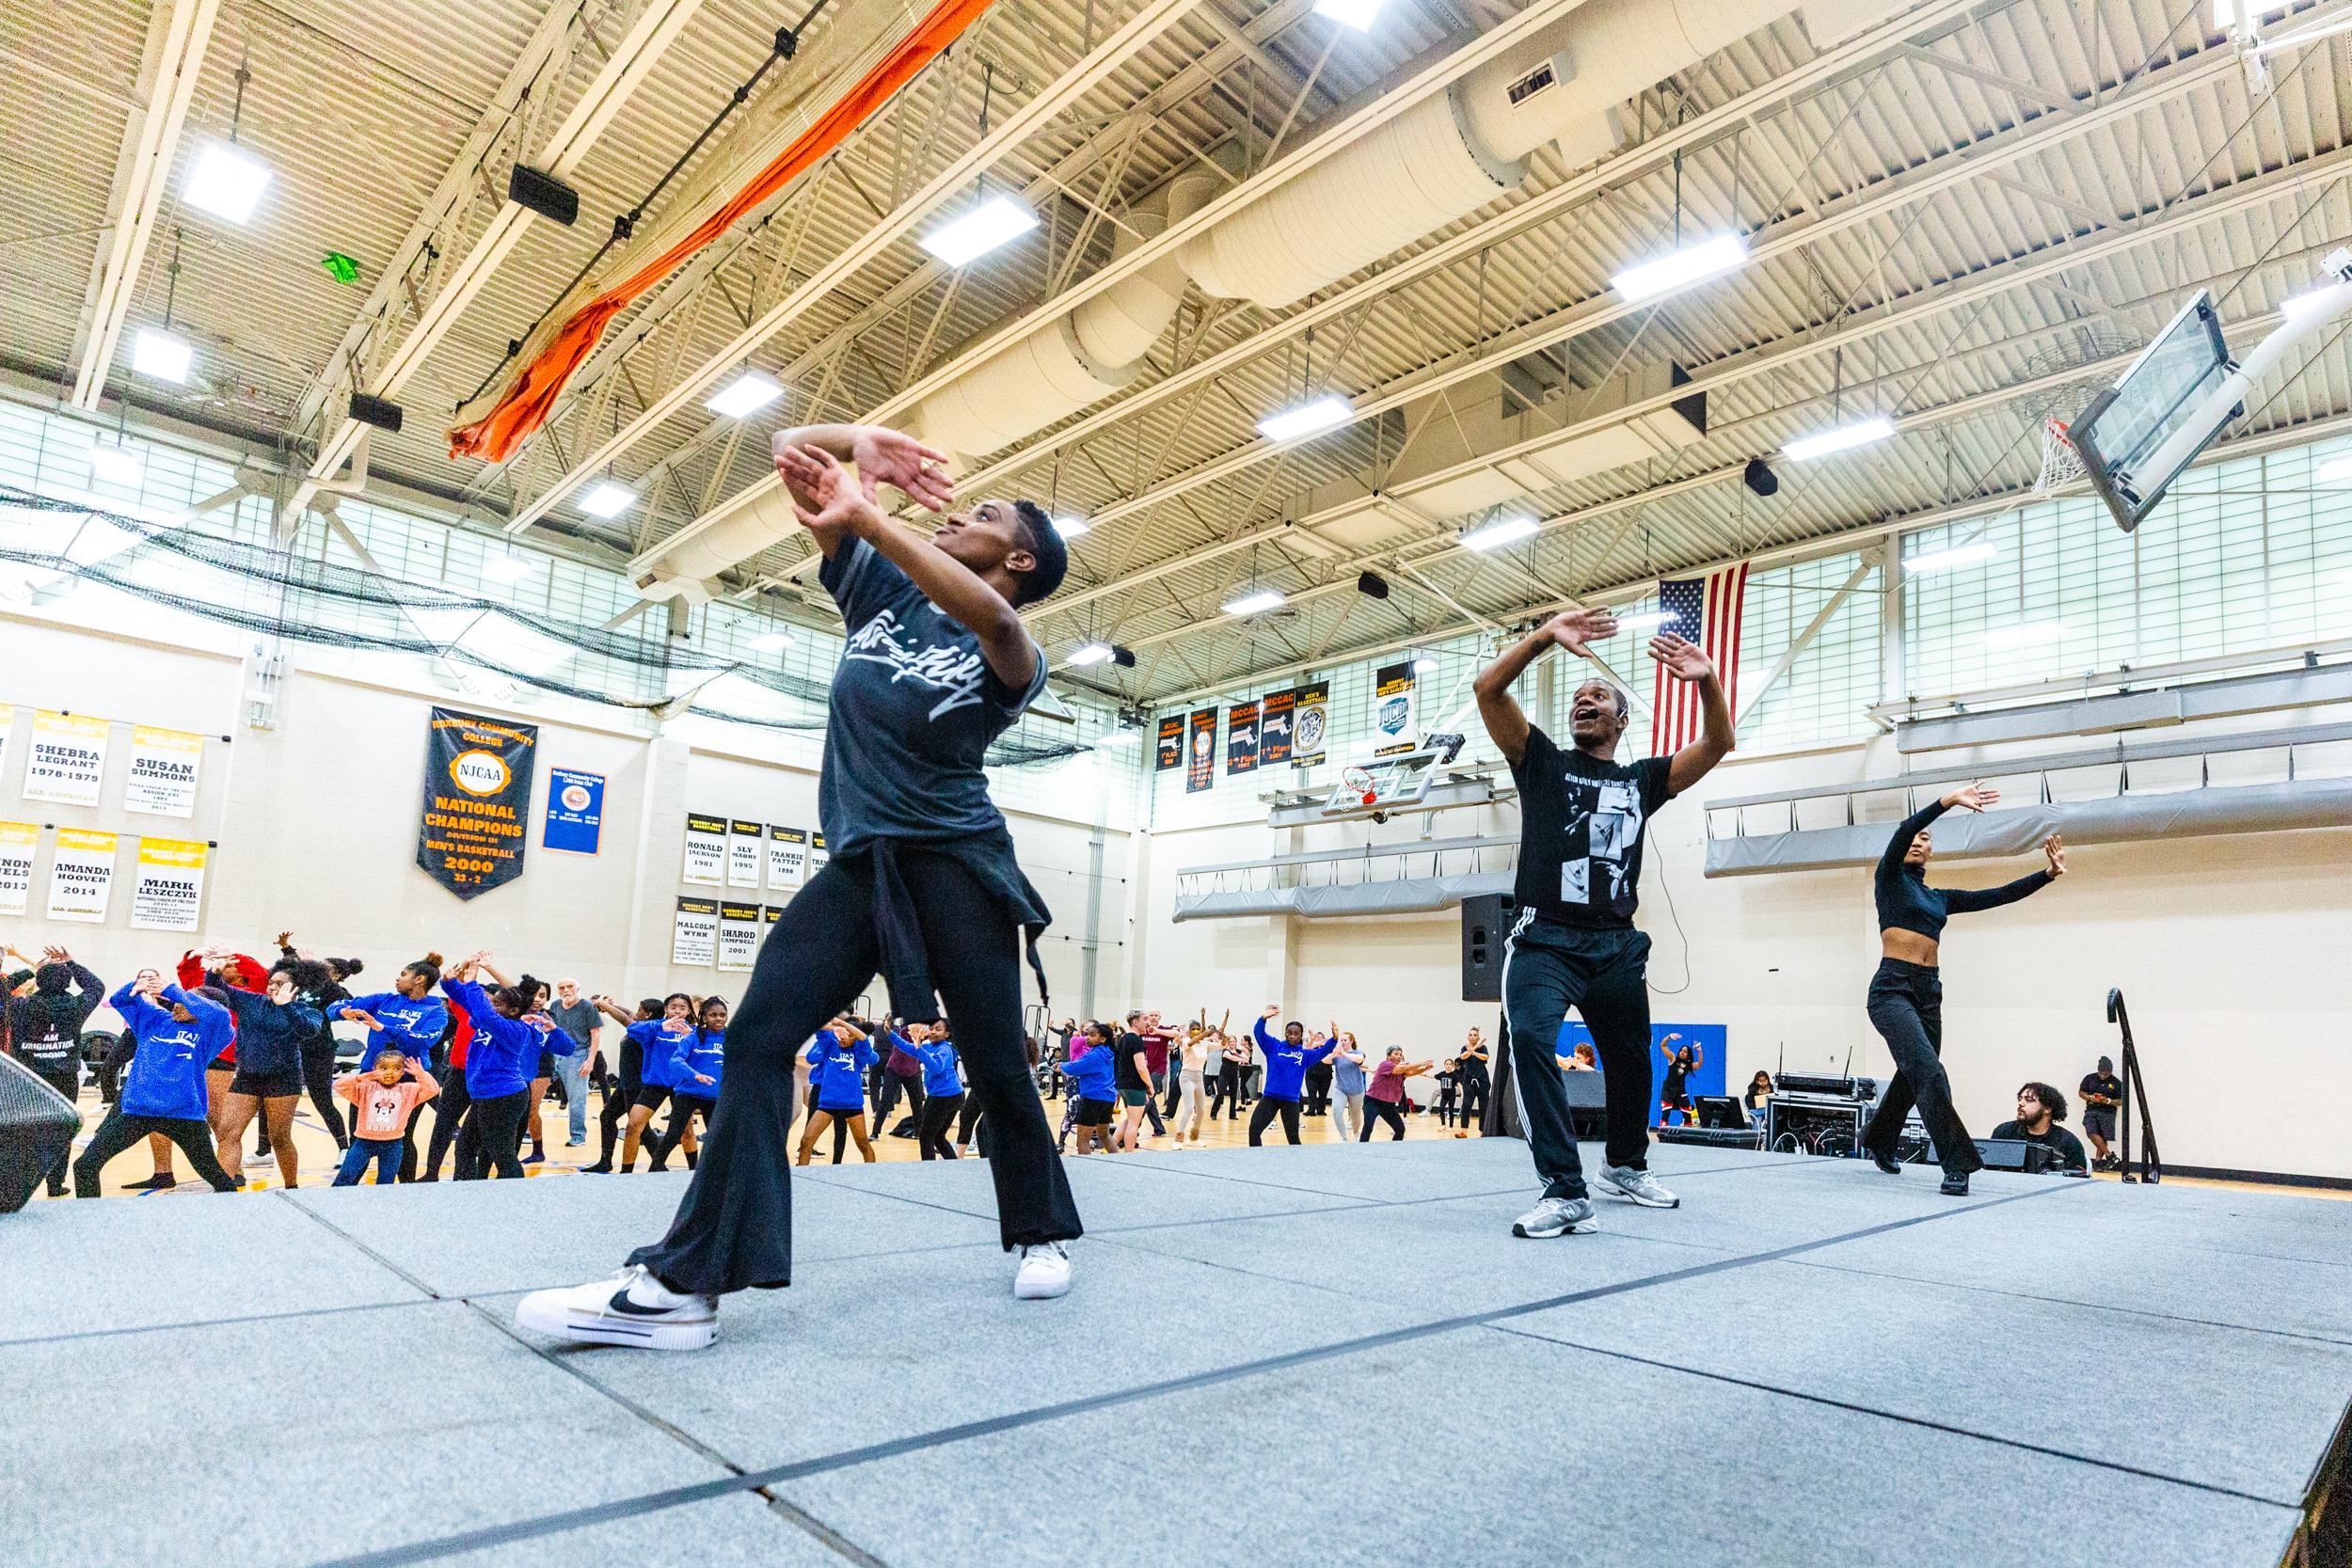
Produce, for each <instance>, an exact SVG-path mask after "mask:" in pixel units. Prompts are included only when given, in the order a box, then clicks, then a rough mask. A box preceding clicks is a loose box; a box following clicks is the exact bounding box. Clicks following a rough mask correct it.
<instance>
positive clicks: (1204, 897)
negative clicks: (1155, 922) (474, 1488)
mask: <svg viewBox="0 0 2352 1568" xmlns="http://www.w3.org/2000/svg"><path fill="white" fill-rule="evenodd" d="M1517 877H1518V873H1517V872H1516V871H1466V872H1464V873H1462V874H1461V875H1460V876H1458V877H1406V878H1401V879H1398V880H1396V881H1392V882H1346V883H1341V884H1338V885H1336V886H1330V887H1276V888H1248V889H1243V890H1241V891H1239V892H1233V893H1195V894H1183V893H1180V894H1178V895H1176V918H1177V919H1178V920H1229V919H1232V918H1234V917H1236V916H1240V915H1263V914H1295V915H1299V916H1302V917H1304V918H1306V919H1309V920H1322V919H1327V918H1331V917H1334V916H1339V915H1350V914H1420V913H1426V912H1427V911H1431V910H1442V909H1448V908H1451V907H1452V906H1454V905H1455V904H1458V903H1460V902H1461V901H1462V900H1463V899H1465V898H1473V897H1476V896H1477V895H1480V894H1482V893H1508V892H1510V891H1511V884H1512V882H1513V880H1514V879H1516V878H1517Z"/></svg>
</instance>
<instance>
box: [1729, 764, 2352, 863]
mask: <svg viewBox="0 0 2352 1568" xmlns="http://www.w3.org/2000/svg"><path fill="white" fill-rule="evenodd" d="M2345 826H2352V779H2298V780H2296V781H2294V782H2292V783H2287V784H2244V785H2232V786H2226V787H2222V788H2205V789H2185V790H2180V791H2178V792H2175V793H2170V794H2147V795H2122V796H2116V797H2111V798H2109V799H2106V800H2074V801H2068V802H2065V803H2063V804H2059V805H2046V806H2045V805H2037V806H2027V807H2025V808H2024V809H2022V810H2013V811H1994V812H1986V813H1984V814H1982V815H1975V814H1971V813H1968V812H1947V813H1945V814H1944V816H1942V817H1940V818H1938V819H1937V821H1936V824H1935V830H1934V831H1935V854H1936V858H1937V859H1938V860H1944V859H1949V858H1953V857H1962V858H1966V857H1979V856H1990V855H2026V854H2031V853H2033V852H2034V851H2035V850H2036V849H2037V848H2039V847H2040V846H2041V843H2042V839H2044V838H2046V837H2047V836H2049V835H2050V834H2051V833H2062V834H2064V835H2065V837H2066V840H2067V842H2068V843H2070V844H2125V843H2131V842H2135V841H2137V840H2143V839H2152V838H2193V837H2201V836H2204V835H2207V834H2214V833H2268V832H2282V831H2284V830H2287V829H2294V828H2341V827H2345ZM1894 829H1895V824H1893V823H1891V822H1866V823H1860V824H1857V825H1856V826H1853V827H1851V828H1809V829H1804V830H1802V831H1800V832H1788V833H1760V834H1759V833H1750V834H1747V835H1745V836H1743V837H1739V838H1716V839H1709V840H1708V844H1707V874H1708V876H1709V877H1748V876H1756V875H1758V874H1761V873H1764V872H1768V871H1820V870H1825V869H1829V868H1832V867H1836V866H1856V865H1872V864H1875V863H1877V861H1878V858H1879V855H1880V854H1881V853H1882V852H1883V850H1884V849H1885V847H1886V839H1887V835H1888V834H1889V833H1891V832H1894Z"/></svg>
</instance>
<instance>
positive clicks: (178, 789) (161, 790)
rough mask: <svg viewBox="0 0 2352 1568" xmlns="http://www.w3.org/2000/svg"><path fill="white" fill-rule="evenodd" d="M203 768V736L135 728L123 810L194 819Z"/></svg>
mask: <svg viewBox="0 0 2352 1568" xmlns="http://www.w3.org/2000/svg"><path fill="white" fill-rule="evenodd" d="M203 765H204V737H203V736H200V735H190V734H189V733H188V732H187V731H185V730H167V729H162V728H159V727H157V726H156V725H153V724H134V725H132V726H131V771H130V773H129V774H128V776H126V777H125V778H124V779H123V781H122V804H123V808H124V809H125V810H128V811H137V812H145V813H146V814H147V815H148V816H195V815H196V775H197V772H198V770H199V768H202V767H203ZM157 928H158V929H162V930H178V929H180V927H157Z"/></svg>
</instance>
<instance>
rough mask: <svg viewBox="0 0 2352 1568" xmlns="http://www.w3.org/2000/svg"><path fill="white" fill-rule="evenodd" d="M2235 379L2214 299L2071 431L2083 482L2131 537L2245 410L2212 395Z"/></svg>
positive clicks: (2199, 296) (2194, 303) (2182, 321)
mask: <svg viewBox="0 0 2352 1568" xmlns="http://www.w3.org/2000/svg"><path fill="white" fill-rule="evenodd" d="M2229 373H2230V345H2229V343H2228V342H2227V341H2224V339H2223V338H2222V336H2221V320H2220V317H2219V315H2218V314H2217V312H2216V311H2215V309H2214V305H2213V295H2212V294H2211V293H2207V292H2206V291H2205V290H2202V289H2200V290H2198V291H2197V293H2196V295H2195V297H2193V298H2192V299H2190V300H2189V302H2188V303H2187V304H2185V305H2184V306H2182V307H2181V309H2180V311H2179V313H2177V314H2176V315H2174V316H2173V318H2172V320H2171V322H2170V323H2169V324H2168V325H2166V327H2165V329H2164V330H2163V331H2162V332H2160V333H2158V334H2156V337H2155V339H2154V341H2152V342H2150V343H2149V345H2148V346H2147V347H2146V348H2144V349H2142V350H2140V352H2139V356H2138V357H2137V358H2135V359H2134V360H2133V361H2132V362H2131V364H2130V365H2129V366H2128V367H2126V368H2125V370H2124V372H2123V373H2122V375H2120V376H2118V377H2116V380H2115V385H2114V386H2112V387H2110V388H2106V390H2105V391H2103V392H2101V393H2099V395H2098V396H2096V397H2094V398H2092V399H2091V400H2090V403H2088V404H2085V405H2084V407H2083V410H2082V412H2081V413H2079V414H2077V415H2075V416H2074V420H2072V421H2070V422H2069V423H2068V425H2067V427H2066V436H2067V439H2068V440H2069V441H2070V442H2072V443H2073V445H2074V451H2075V453H2076V454H2077V455H2078V456H2079V457H2080V458H2081V459H2082V467H2083V475H2084V477H2085V478H2087V479H2089V480H2090V488H2091V490H2092V491H2093V492H2094V493H2095V494H2096V495H2097V496H2098V498H2099V499H2101V500H2102V501H2105V502H2106V507H2107V510H2108V511H2109V512H2110V513H2112V514H2113V515H2114V516H2115V521H2116V525H2117V526H2118V527H2119V528H2121V529H2122V531H2124V532H2126V533H2129V532H2131V531H2132V530H2134V529H2136V528H2137V527H2138V526H2139V520H2140V519H2141V518H2142V517H2145V516H2146V515H2148V513H2149V510H2150V509H2151V508H2153V506H2154V505H2155V504H2156V502H2157V501H2159V500H2161V499H2163V497H2164V492H2165V490H2166V489H2167V488H2168V487H2169V486H2170V484H2171V483H2172V481H2173V480H2174V479H2175V478H2177V477H2178V476H2179V474H2180V472H2181V470H2182V469H2183V468H2185V467H2188V465H2189V463H2190V462H2191V461H2192V460H2194V459H2195V457H2196V456H2197V454H2198V453H2199V452H2201V451H2204V450H2205V448H2206V447H2207V446H2208V445H2209V444H2210V443H2211V442H2212V440H2213V438H2214V437H2215V436H2218V435H2220V434H2221V431H2222V429H2223V427H2224V426H2226V425H2227V424H2228V423H2229V422H2230V420H2232V419H2233V418H2234V417H2235V415H2236V414H2237V413H2238V412H2239V410H2240V409H2241V407H2242V406H2243V405H2242V404H2238V403H2236V402H2234V401H2232V402H2228V403H2219V404H2217V403H2216V402H2215V401H2214V399H2213V396H2212V394H2213V393H2214V392H2216V391H2217V390H2218V389H2219V388H2220V387H2221V384H2222V383H2223V382H2224V381H2225V380H2226V379H2228V377H2229Z"/></svg>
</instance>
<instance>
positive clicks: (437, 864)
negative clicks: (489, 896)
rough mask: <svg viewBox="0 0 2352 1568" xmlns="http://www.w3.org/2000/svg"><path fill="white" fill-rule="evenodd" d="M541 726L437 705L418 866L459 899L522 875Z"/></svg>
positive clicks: (429, 732)
mask: <svg viewBox="0 0 2352 1568" xmlns="http://www.w3.org/2000/svg"><path fill="white" fill-rule="evenodd" d="M538 754H539V726H538V725H536V724H516V723H509V722H508V721H505V720H502V719H485V718H483V717H481V716H480V715H478V714H472V713H459V712H458V711H456V710H455V709H454V708H445V707H437V708H435V709H434V710H433V713H432V717H431V720H430V721H429V722H428V725H427V728H426V731H425V761H424V811H423V814H422V819H421V821H420V822H419V824H418V826H417V863H418V864H419V865H420V866H422V867H423V868H424V871H425V874H426V875H427V876H429V877H431V878H432V879H434V880H435V881H437V882H438V883H440V884H441V885H442V886H443V887H445V888H447V889H449V890H450V892H452V893H453V894H455V895H457V896H458V897H460V898H471V897H473V896H474V895H476V894H480V893H487V892H488V891H489V890H490V889H492V888H494V887H503V886H504V885H505V884H506V883H508V882H511V881H513V880H514V879H516V878H517V877H519V876H521V875H522V874H523V844H524V841H525V838H526V836H527V835H526V834H525V832H524V818H525V817H526V816H529V815H530V811H531V775H532V764H533V762H534V761H535V760H536V758H537V756H538Z"/></svg>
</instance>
